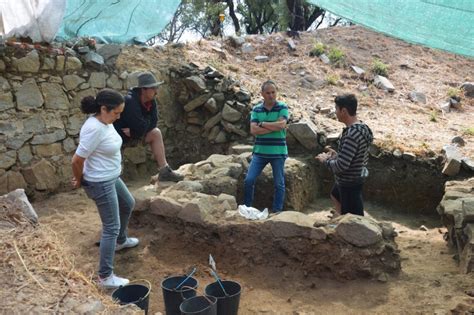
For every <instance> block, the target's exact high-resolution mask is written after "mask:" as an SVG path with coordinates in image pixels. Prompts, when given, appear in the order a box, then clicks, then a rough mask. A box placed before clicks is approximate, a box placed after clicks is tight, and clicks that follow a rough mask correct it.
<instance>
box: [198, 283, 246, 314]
mask: <svg viewBox="0 0 474 315" xmlns="http://www.w3.org/2000/svg"><path fill="white" fill-rule="evenodd" d="M221 283H222V286H223V287H224V289H225V292H226V293H227V295H225V293H224V291H222V288H221V286H220V285H219V283H218V282H213V283H211V284H209V285H207V287H206V289H205V290H204V291H205V293H206V295H207V296H213V297H215V298H217V315H237V314H238V313H239V302H240V292H241V290H242V287H241V286H240V284H239V283H238V282H235V281H229V280H227V281H221Z"/></svg>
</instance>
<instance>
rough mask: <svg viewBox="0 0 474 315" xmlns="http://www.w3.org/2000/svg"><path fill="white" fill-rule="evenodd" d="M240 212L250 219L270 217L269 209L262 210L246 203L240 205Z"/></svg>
mask: <svg viewBox="0 0 474 315" xmlns="http://www.w3.org/2000/svg"><path fill="white" fill-rule="evenodd" d="M239 214H240V215H241V216H243V217H244V218H246V219H249V220H265V219H266V218H268V209H267V208H265V209H263V211H260V210H258V209H256V208H252V207H247V206H246V205H239Z"/></svg>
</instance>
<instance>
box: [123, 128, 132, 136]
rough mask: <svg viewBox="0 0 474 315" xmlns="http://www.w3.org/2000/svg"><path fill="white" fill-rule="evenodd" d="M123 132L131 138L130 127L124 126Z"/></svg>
mask: <svg viewBox="0 0 474 315" xmlns="http://www.w3.org/2000/svg"><path fill="white" fill-rule="evenodd" d="M122 132H123V134H124V135H126V136H127V137H129V138H130V128H122Z"/></svg>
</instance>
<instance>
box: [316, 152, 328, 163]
mask: <svg viewBox="0 0 474 315" xmlns="http://www.w3.org/2000/svg"><path fill="white" fill-rule="evenodd" d="M330 157H331V155H330V154H329V153H326V152H323V153H319V154H318V155H316V156H315V157H314V158H315V159H316V160H317V161H318V162H320V163H324V162H326V161H327V160H329V158H330Z"/></svg>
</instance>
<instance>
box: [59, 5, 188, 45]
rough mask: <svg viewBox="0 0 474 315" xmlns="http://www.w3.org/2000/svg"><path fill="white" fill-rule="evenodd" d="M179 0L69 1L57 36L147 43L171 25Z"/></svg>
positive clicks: (109, 41) (108, 41)
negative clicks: (169, 23) (167, 25)
mask: <svg viewBox="0 0 474 315" xmlns="http://www.w3.org/2000/svg"><path fill="white" fill-rule="evenodd" d="M180 2H181V1H179V0H67V4H66V12H65V14H64V19H63V21H62V24H61V27H60V29H59V32H58V34H57V37H59V38H62V39H70V38H76V37H80V36H90V37H96V38H98V39H101V40H102V41H104V42H106V43H112V42H113V43H130V42H133V41H139V42H145V41H146V40H148V39H150V38H151V37H153V36H155V35H156V34H158V33H160V32H161V30H162V29H163V28H164V27H165V26H166V24H168V22H169V21H170V20H171V19H172V17H173V14H174V13H175V11H176V9H177V8H178V5H179V3H180Z"/></svg>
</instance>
